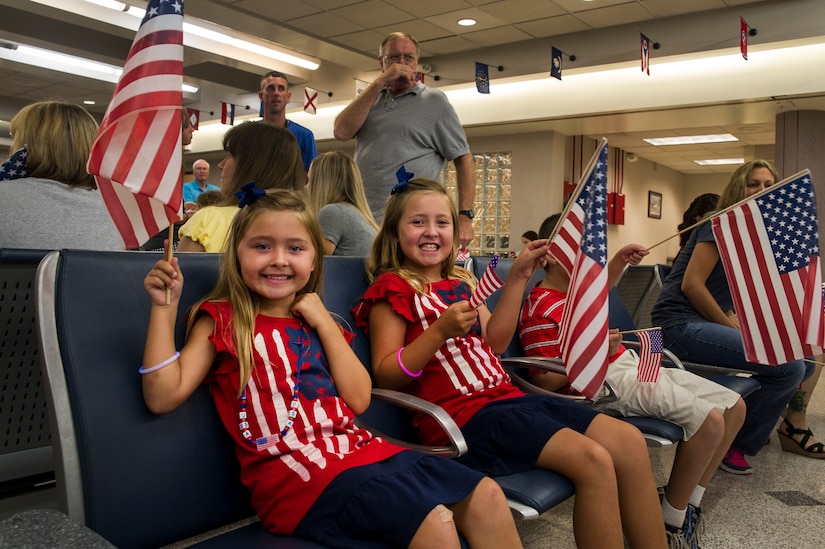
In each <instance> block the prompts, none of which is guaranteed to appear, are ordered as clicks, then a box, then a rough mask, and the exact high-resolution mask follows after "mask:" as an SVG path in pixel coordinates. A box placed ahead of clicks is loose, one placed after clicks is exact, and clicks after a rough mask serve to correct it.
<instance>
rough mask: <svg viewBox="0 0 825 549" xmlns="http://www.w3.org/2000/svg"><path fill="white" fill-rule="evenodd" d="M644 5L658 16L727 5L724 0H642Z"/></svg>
mask: <svg viewBox="0 0 825 549" xmlns="http://www.w3.org/2000/svg"><path fill="white" fill-rule="evenodd" d="M640 3H641V4H642V6H644V7H645V8H646V9H647V11H649V12H650V13H652V14H654V15H655V16H656V17H670V16H673V15H682V14H685V13H692V12H697V11H705V10H713V9H718V8H724V7H727V5H726V3H725V1H724V0H690V2H674V1H673V0H640Z"/></svg>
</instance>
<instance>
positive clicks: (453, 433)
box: [361, 388, 467, 457]
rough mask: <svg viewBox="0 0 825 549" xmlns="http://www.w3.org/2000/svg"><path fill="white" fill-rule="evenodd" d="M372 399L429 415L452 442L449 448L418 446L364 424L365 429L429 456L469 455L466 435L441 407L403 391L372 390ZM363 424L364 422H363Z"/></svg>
mask: <svg viewBox="0 0 825 549" xmlns="http://www.w3.org/2000/svg"><path fill="white" fill-rule="evenodd" d="M372 398H373V399H375V400H380V401H383V402H388V403H390V404H393V405H395V406H400V407H402V408H405V409H407V410H414V411H416V412H421V413H424V414H427V415H428V416H430V417H431V418H433V419H434V420H435V421H436V423H438V425H439V426H440V427H441V429H442V430H443V431H444V433H445V434H446V435H447V438H448V439H449V440H450V444H449V446H432V445H427V444H418V443H414V442H410V441H404V440H399V439H398V438H396V437H393V436H391V435H388V434H386V433H383V432H381V431H380V430H379V429H377V428H374V427H372V426H369V425H368V424H364V427H365V428H367V429H369V430H370V431H372V432H373V433H375V434H376V435H378V436H381V437H382V438H384V439H386V440H389V441H390V442H393V443H395V444H398V445H399V446H404V447H406V448H411V449H413V450H419V451H421V452H424V453H427V454H433V455H437V456H443V457H458V456H461V455H463V454H466V453H467V441H466V440H464V435H463V434H462V433H461V429H459V427H458V425H457V424H456V422H455V420H453V418H452V416H450V415H449V414H448V413H447V412H445V411H444V409H443V408H442V407H441V406H438V405H437V404H433V403H432V402H429V401H427V400H424V399H423V398H419V397H417V396H414V395H410V394H407V393H402V392H401V391H392V390H389V389H378V388H373V389H372ZM361 423H362V424H363V423H364V422H361Z"/></svg>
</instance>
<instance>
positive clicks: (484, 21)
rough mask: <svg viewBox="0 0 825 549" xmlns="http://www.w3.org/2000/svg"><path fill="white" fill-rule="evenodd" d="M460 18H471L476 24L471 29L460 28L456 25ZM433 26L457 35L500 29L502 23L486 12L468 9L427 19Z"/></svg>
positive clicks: (478, 9)
mask: <svg viewBox="0 0 825 549" xmlns="http://www.w3.org/2000/svg"><path fill="white" fill-rule="evenodd" d="M462 17H471V18H473V19H475V20H476V24H475V25H473V26H472V27H462V26H461V25H459V24H458V20H459V19H461V18H462ZM427 19H428V20H429V21H430V22H431V23H433V24H434V25H438V26H439V27H442V28H445V29H447V30H448V31H450V32H451V33H455V34H458V35H461V34H467V33H470V32H476V31H480V30H484V29H492V28H494V27H501V26H503V25H504V21H502V20H501V19H498V18H497V17H493V16H492V15H490V14H489V13H487V12H486V11H483V10H481V9H480V8H468V9H466V10H460V11H452V12H449V13H442V14H440V15H434V16H432V17H428V18H427Z"/></svg>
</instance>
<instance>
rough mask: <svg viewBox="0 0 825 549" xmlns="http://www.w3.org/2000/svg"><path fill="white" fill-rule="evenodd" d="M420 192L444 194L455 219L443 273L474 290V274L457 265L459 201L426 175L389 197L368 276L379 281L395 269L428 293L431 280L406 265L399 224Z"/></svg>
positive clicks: (398, 273)
mask: <svg viewBox="0 0 825 549" xmlns="http://www.w3.org/2000/svg"><path fill="white" fill-rule="evenodd" d="M416 193H432V194H437V195H440V196H443V197H444V199H445V200H446V201H447V203H448V204H449V206H450V214H451V217H452V222H453V249H452V250H451V251H450V255H448V256H447V257H446V258H445V259H444V261H443V262H442V263H441V276H442V277H444V278H448V279H456V280H461V281H464V282H466V283H467V284H468V285H469V286H470V288H471V289H474V288H475V284H476V281H475V278H474V277H473V275H472V274H471V273H470V272H469V271H468V270H466V269H464V268H462V267H459V266H458V265H456V264H455V255H456V251H455V244H456V243H457V242H458V212H457V211H456V207H455V201H453V199H452V197H451V196H450V195H449V194H447V191H446V190H445V189H444V186H443V185H442V184H441V183H439V182H438V181H435V180H434V179H425V178H419V179H413V180H412V181H410V182H409V183H408V184H407V187H406V188H405V189H402V190H400V191H397V192H396V193H395V194H392V195H390V197H389V198H388V199H387V203H386V205H385V206H384V221H383V222H382V224H381V229H380V230H379V231H378V234H377V235H376V237H375V241H374V242H373V243H372V254H371V255H370V257H369V258H368V259H367V276H368V277H369V280H370V282H375V279H377V278H378V276H379V275H381V274H382V273H385V272H392V273H396V274H397V275H398V276H400V277H401V278H403V279H404V280H406V281H408V282H409V283H410V285H412V287H413V288H414V289H415V291H416V292H418V293H419V294H424V293H426V290H427V281H426V280H424V279H422V277H420V276H419V275H417V274H415V273H413V272H410V271H409V270H407V269H405V268H404V267H403V264H404V259H405V257H404V252H403V251H401V245H400V243H399V235H398V225H399V224H400V222H401V218H402V216H403V215H404V209H405V208H406V207H407V202H409V200H410V198H411V197H412V196H414V195H415V194H416Z"/></svg>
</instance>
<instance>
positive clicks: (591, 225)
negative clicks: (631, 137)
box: [549, 139, 608, 398]
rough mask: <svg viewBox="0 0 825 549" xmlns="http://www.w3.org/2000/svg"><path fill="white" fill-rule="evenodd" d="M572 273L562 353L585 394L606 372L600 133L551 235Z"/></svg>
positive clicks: (604, 165) (592, 392) (594, 388)
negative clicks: (592, 152)
mask: <svg viewBox="0 0 825 549" xmlns="http://www.w3.org/2000/svg"><path fill="white" fill-rule="evenodd" d="M549 251H550V253H551V254H552V255H553V257H555V258H556V259H557V260H558V261H559V263H560V264H561V265H563V266H564V268H565V269H568V273H570V287H569V289H568V291H567V305H566V306H565V308H564V314H563V315H562V321H561V354H562V359H563V360H564V364H565V368H566V370H567V378H568V379H569V380H570V385H571V386H572V387H573V388H574V389H576V390H577V391H579V392H580V393H582V394H583V395H585V396H586V397H588V398H594V397H595V396H596V394H597V393H598V392H599V390H600V389H601V386H602V382H604V378H605V375H606V374H607V359H608V325H607V269H605V266H606V265H607V139H602V141H601V143H600V144H599V147H598V149H597V150H596V152H595V153H594V154H593V157H592V158H591V159H590V162H589V163H588V165H587V169H586V170H585V171H584V172H583V174H582V178H581V180H580V181H579V184H578V186H577V187H576V190H575V191H574V192H573V195H572V196H571V197H570V201H569V202H568V204H567V207H566V208H565V211H564V212H563V215H562V218H561V220H560V222H559V223H558V224H557V230H556V233H555V234H554V235H553V236H551V238H550V247H549Z"/></svg>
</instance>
